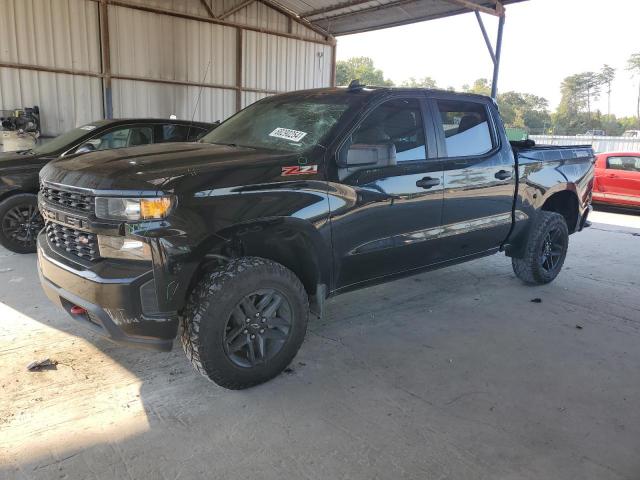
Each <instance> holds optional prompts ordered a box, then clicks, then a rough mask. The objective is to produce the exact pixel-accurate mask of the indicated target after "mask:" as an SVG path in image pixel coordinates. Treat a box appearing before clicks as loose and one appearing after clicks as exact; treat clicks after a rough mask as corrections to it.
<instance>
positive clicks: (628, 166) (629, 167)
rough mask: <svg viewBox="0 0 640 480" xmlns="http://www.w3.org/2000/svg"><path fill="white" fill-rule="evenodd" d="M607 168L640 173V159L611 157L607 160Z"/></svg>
mask: <svg viewBox="0 0 640 480" xmlns="http://www.w3.org/2000/svg"><path fill="white" fill-rule="evenodd" d="M607 168H610V169H611V170H624V171H626V172H640V157H631V156H624V157H609V158H607Z"/></svg>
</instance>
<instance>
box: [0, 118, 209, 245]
mask: <svg viewBox="0 0 640 480" xmlns="http://www.w3.org/2000/svg"><path fill="white" fill-rule="evenodd" d="M215 125H217V124H210V123H202V122H195V123H194V122H188V121H182V120H172V119H170V120H167V119H149V118H139V119H135V118H130V119H120V120H99V121H96V122H93V123H90V124H88V125H83V126H81V127H78V128H75V129H73V130H70V131H68V132H66V133H64V134H62V135H60V136H58V137H56V138H54V139H52V140H50V141H48V142H46V143H43V144H41V145H38V146H36V147H34V148H33V149H30V150H21V151H18V152H5V153H0V245H2V246H4V247H5V248H8V249H9V250H11V251H13V252H17V253H32V252H35V251H36V236H37V233H38V232H39V231H40V230H41V229H42V227H43V226H44V222H43V220H42V217H41V216H40V214H39V213H38V200H37V196H36V194H37V193H38V172H40V169H41V168H42V167H43V166H44V165H45V164H46V163H47V162H49V161H51V160H53V159H56V158H61V157H67V156H70V155H78V154H81V153H87V152H92V151H94V150H110V149H116V148H124V147H131V146H134V145H148V144H150V143H162V142H192V141H196V140H198V139H199V138H200V137H202V136H203V135H204V134H206V133H207V132H208V131H210V130H211V129H212V128H214V127H215Z"/></svg>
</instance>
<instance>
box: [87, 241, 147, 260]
mask: <svg viewBox="0 0 640 480" xmlns="http://www.w3.org/2000/svg"><path fill="white" fill-rule="evenodd" d="M98 248H99V249H100V256H101V257H105V258H122V259H126V260H151V247H150V246H149V244H148V243H147V242H144V241H142V240H136V239H133V238H127V237H114V236H109V235H98Z"/></svg>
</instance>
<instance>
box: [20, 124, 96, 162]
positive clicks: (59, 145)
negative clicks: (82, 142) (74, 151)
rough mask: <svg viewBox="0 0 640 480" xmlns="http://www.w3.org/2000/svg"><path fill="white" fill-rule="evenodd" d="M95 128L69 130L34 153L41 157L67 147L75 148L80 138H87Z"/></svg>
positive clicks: (40, 146) (89, 126) (87, 126)
mask: <svg viewBox="0 0 640 480" xmlns="http://www.w3.org/2000/svg"><path fill="white" fill-rule="evenodd" d="M95 128H96V126H95V125H83V126H82V127H78V128H74V129H73V130H69V131H68V132H65V133H63V134H62V135H59V136H57V137H56V138H54V139H53V140H49V141H48V142H46V143H43V144H42V145H38V146H37V147H35V148H34V149H33V150H32V151H33V152H34V153H37V154H40V155H49V154H51V153H54V152H57V151H58V150H64V149H66V148H67V147H71V146H73V145H74V144H75V142H77V141H78V140H79V139H80V137H83V136H85V135H86V134H88V133H89V132H91V131H92V130H93V129H95Z"/></svg>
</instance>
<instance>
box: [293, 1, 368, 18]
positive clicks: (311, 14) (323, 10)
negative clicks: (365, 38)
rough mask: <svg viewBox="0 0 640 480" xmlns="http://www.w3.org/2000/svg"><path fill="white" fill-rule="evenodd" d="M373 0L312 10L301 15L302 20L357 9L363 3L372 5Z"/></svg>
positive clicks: (350, 2)
mask: <svg viewBox="0 0 640 480" xmlns="http://www.w3.org/2000/svg"><path fill="white" fill-rule="evenodd" d="M370 2H371V0H348V1H346V2H341V3H336V4H333V5H331V6H329V7H324V8H318V9H316V10H310V11H308V12H302V13H300V16H301V17H302V18H309V17H315V16H316V15H322V14H323V13H331V12H335V11H336V10H342V9H343V8H350V7H357V6H358V5H362V4H363V3H370Z"/></svg>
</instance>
